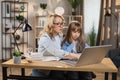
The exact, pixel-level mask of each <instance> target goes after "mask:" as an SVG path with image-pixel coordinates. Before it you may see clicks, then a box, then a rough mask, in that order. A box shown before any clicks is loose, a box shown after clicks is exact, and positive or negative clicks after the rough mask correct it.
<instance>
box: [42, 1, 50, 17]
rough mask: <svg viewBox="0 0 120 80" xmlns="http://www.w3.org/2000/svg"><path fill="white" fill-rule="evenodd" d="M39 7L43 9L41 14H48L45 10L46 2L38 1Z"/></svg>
mask: <svg viewBox="0 0 120 80" xmlns="http://www.w3.org/2000/svg"><path fill="white" fill-rule="evenodd" d="M40 8H42V9H43V12H42V14H43V15H45V16H46V15H48V11H47V10H46V8H47V3H40Z"/></svg>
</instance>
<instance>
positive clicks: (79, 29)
mask: <svg viewBox="0 0 120 80" xmlns="http://www.w3.org/2000/svg"><path fill="white" fill-rule="evenodd" d="M73 31H77V32H80V36H79V37H78V39H77V42H78V43H77V45H76V49H77V52H81V51H82V50H83V49H84V47H85V43H84V41H83V29H82V26H81V24H80V23H79V22H78V21H72V22H71V23H70V24H69V25H68V30H67V34H66V35H65V37H64V40H63V42H62V45H63V43H65V42H66V41H67V42H68V43H70V44H71V43H72V41H71V34H72V32H73Z"/></svg>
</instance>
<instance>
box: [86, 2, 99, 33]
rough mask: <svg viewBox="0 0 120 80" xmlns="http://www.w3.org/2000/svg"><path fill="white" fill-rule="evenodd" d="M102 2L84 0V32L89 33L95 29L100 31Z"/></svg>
mask: <svg viewBox="0 0 120 80" xmlns="http://www.w3.org/2000/svg"><path fill="white" fill-rule="evenodd" d="M100 2H101V0H84V31H85V33H89V31H90V29H91V28H92V27H93V25H94V27H95V31H96V33H97V31H98V24H99V15H100V14H99V13H100Z"/></svg>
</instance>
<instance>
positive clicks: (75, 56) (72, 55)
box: [64, 53, 80, 59]
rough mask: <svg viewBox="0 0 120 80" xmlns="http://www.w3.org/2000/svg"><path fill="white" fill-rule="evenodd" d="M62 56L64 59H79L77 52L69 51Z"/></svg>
mask: <svg viewBox="0 0 120 80" xmlns="http://www.w3.org/2000/svg"><path fill="white" fill-rule="evenodd" d="M64 58H65V59H79V58H80V55H79V54H75V53H70V54H69V55H66V56H65V57H64Z"/></svg>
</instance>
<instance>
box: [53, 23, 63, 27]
mask: <svg viewBox="0 0 120 80" xmlns="http://www.w3.org/2000/svg"><path fill="white" fill-rule="evenodd" d="M53 24H55V25H57V26H58V25H60V26H63V25H64V23H63V22H62V23H59V22H58V23H53Z"/></svg>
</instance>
